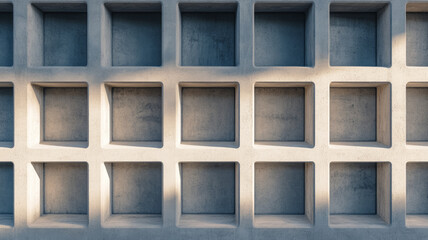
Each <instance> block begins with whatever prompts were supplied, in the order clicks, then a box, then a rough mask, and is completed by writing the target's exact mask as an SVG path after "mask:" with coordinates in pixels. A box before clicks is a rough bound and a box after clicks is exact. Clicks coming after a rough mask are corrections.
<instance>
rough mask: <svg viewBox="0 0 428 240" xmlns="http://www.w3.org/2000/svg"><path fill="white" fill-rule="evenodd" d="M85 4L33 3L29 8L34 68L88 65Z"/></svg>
mask: <svg viewBox="0 0 428 240" xmlns="http://www.w3.org/2000/svg"><path fill="white" fill-rule="evenodd" d="M86 8H87V7H86V3H33V4H31V5H30V8H29V12H28V14H29V16H28V26H29V29H32V31H30V32H29V38H28V45H29V49H30V50H31V51H30V52H29V56H28V57H29V59H28V60H29V63H30V65H31V66H86V65H87V13H86V12H87V10H86Z"/></svg>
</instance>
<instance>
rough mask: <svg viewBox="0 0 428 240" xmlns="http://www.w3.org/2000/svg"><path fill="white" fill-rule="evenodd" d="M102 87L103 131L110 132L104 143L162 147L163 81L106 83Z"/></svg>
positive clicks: (104, 137)
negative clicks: (104, 93) (106, 113)
mask: <svg viewBox="0 0 428 240" xmlns="http://www.w3.org/2000/svg"><path fill="white" fill-rule="evenodd" d="M105 89H106V95H105V96H104V99H105V101H106V104H105V107H104V109H105V110H106V111H107V112H109V114H108V115H109V116H107V117H106V118H105V119H104V122H105V124H104V125H103V126H105V127H106V128H107V129H106V130H105V131H103V132H109V133H110V134H104V135H105V136H103V139H104V144H113V145H128V146H130V145H132V146H146V147H162V135H163V106H162V105H163V104H162V84H160V83H108V84H106V85H105ZM103 128H104V127H103ZM107 135H108V136H107Z"/></svg>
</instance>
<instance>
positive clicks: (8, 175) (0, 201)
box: [0, 163, 15, 214]
mask: <svg viewBox="0 0 428 240" xmlns="http://www.w3.org/2000/svg"><path fill="white" fill-rule="evenodd" d="M13 183H14V174H13V164H12V163H0V214H13V212H14V207H13V205H14V204H13V203H14V192H15V191H14V190H13V189H14V184H13Z"/></svg>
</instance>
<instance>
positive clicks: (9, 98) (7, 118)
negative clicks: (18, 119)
mask: <svg viewBox="0 0 428 240" xmlns="http://www.w3.org/2000/svg"><path fill="white" fill-rule="evenodd" d="M13 107H14V101H13V87H0V141H4V142H13V135H14V116H13V115H14V111H13Z"/></svg>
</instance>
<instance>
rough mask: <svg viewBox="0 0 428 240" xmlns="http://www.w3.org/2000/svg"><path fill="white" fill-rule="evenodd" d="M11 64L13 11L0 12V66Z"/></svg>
mask: <svg viewBox="0 0 428 240" xmlns="http://www.w3.org/2000/svg"><path fill="white" fill-rule="evenodd" d="M12 65H13V13H9V12H0V66H12Z"/></svg>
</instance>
